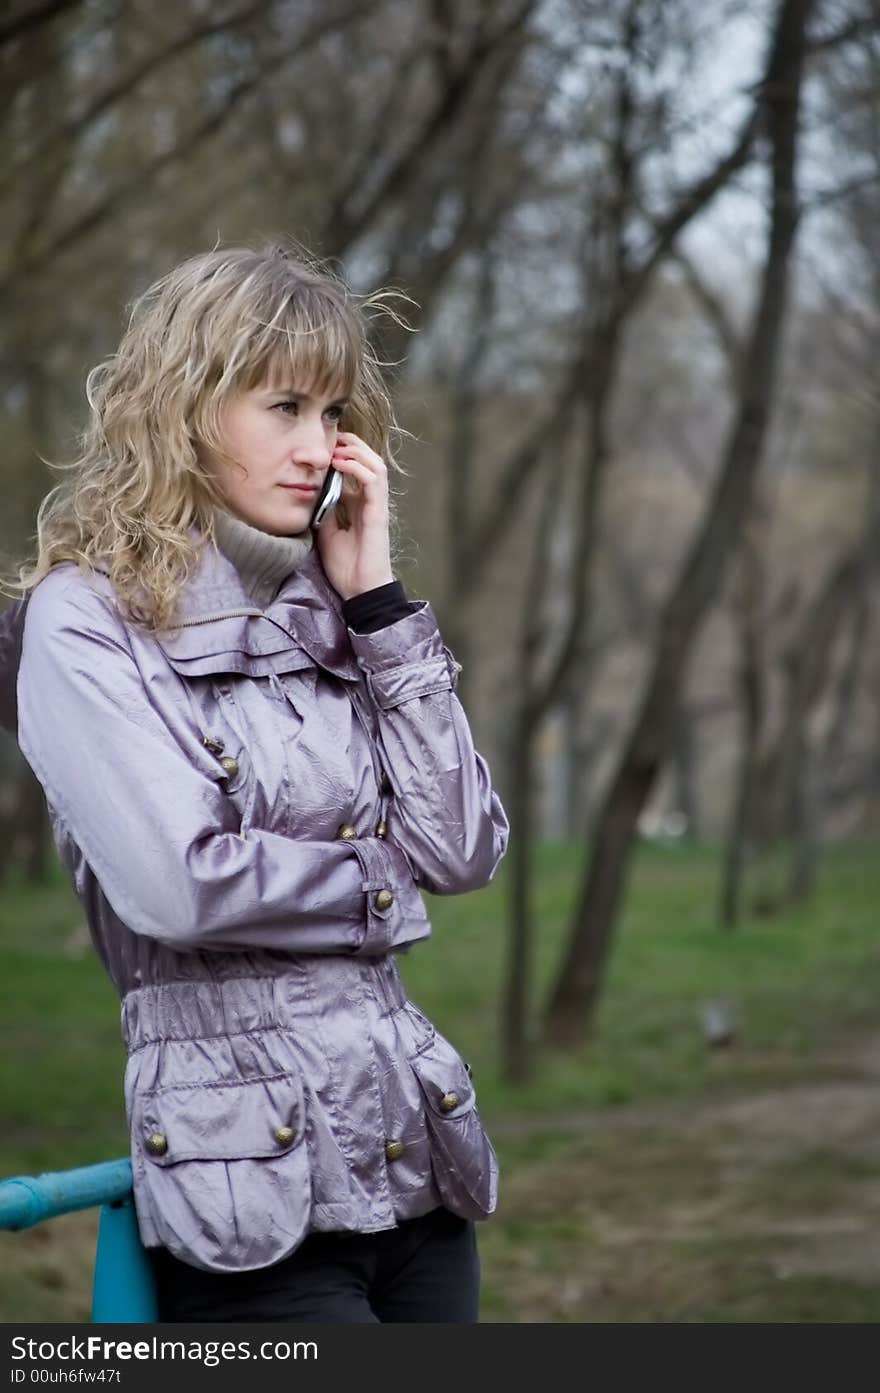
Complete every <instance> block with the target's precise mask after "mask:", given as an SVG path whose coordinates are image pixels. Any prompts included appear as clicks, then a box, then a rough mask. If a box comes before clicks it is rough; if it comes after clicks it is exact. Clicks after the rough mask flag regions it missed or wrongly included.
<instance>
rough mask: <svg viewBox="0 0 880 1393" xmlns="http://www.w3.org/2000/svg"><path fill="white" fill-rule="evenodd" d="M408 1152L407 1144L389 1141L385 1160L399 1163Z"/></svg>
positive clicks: (386, 1146)
mask: <svg viewBox="0 0 880 1393" xmlns="http://www.w3.org/2000/svg"><path fill="white" fill-rule="evenodd" d="M405 1151H406V1143H405V1142H402V1141H387V1142H386V1143H385V1159H386V1160H387V1161H399V1160H400V1158H401V1156H402V1155H403V1153H404V1152H405Z"/></svg>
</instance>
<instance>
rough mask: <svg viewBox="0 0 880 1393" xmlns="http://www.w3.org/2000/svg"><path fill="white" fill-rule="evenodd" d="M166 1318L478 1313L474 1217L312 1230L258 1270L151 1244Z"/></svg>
mask: <svg viewBox="0 0 880 1393" xmlns="http://www.w3.org/2000/svg"><path fill="white" fill-rule="evenodd" d="M148 1252H149V1254H150V1257H151V1259H152V1263H153V1268H154V1271H155V1274H156V1281H157V1285H158V1291H159V1319H160V1321H301V1322H320V1323H324V1324H332V1325H363V1324H367V1323H370V1324H382V1323H385V1322H392V1321H431V1322H436V1323H438V1324H439V1323H454V1324H461V1325H473V1324H475V1323H476V1321H477V1320H478V1319H479V1314H478V1310H479V1293H480V1262H479V1257H478V1255H477V1242H476V1235H475V1232H474V1225H473V1224H472V1223H471V1222H470V1220H468V1219H459V1218H458V1217H457V1216H456V1215H455V1214H450V1212H449V1210H447V1209H434V1210H432V1211H431V1213H430V1214H426V1215H424V1216H423V1217H422V1218H420V1219H407V1220H405V1221H404V1222H403V1223H401V1224H400V1225H399V1226H398V1227H397V1228H396V1229H387V1230H385V1231H383V1232H382V1233H349V1232H342V1233H312V1234H309V1235H308V1236H307V1237H306V1238H305V1240H304V1241H303V1242H302V1243H301V1244H300V1246H299V1247H298V1248H297V1249H296V1251H295V1252H294V1253H291V1255H290V1257H289V1258H284V1259H283V1260H282V1261H281V1262H276V1263H273V1264H272V1266H271V1267H261V1268H258V1269H256V1270H255V1271H253V1272H205V1271H204V1270H203V1269H201V1268H197V1267H190V1266H189V1264H188V1263H185V1262H181V1261H180V1259H179V1258H175V1257H173V1256H172V1254H171V1253H169V1252H168V1250H167V1249H165V1248H151V1249H148Z"/></svg>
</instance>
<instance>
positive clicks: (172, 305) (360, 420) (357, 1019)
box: [0, 249, 508, 1323]
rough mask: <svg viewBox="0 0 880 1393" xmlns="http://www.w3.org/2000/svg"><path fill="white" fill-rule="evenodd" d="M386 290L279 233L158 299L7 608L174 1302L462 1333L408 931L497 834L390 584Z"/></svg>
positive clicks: (138, 1193) (129, 342)
mask: <svg viewBox="0 0 880 1393" xmlns="http://www.w3.org/2000/svg"><path fill="white" fill-rule="evenodd" d="M380 301H381V296H380V297H373V298H372V299H371V300H365V301H363V302H362V303H359V302H358V301H357V299H356V298H355V297H354V295H353V294H352V293H351V292H350V291H349V290H347V288H346V287H345V286H344V285H343V284H342V283H341V282H340V281H339V279H338V278H336V277H335V276H333V275H331V274H329V273H328V272H327V271H326V270H325V269H324V268H322V267H321V266H320V265H318V264H316V263H315V262H314V261H313V260H312V259H311V258H308V257H304V256H296V257H295V256H293V255H290V254H288V253H286V252H284V251H281V250H278V249H269V250H267V251H252V250H248V249H231V250H217V251H214V252H211V253H209V254H207V255H204V256H199V257H195V258H193V259H191V260H189V261H187V262H185V263H184V264H183V265H182V266H180V267H178V268H177V269H176V270H175V271H174V272H172V273H171V274H170V275H169V276H167V277H165V278H164V279H163V280H161V281H159V282H158V283H157V284H156V285H154V286H153V287H152V288H151V289H150V290H148V291H147V292H146V294H145V295H143V296H142V297H141V299H140V300H139V301H138V302H137V303H136V304H135V306H134V310H133V313H132V316H131V320H130V323H129V325H128V328H127V330H126V332H125V334H124V336H123V339H122V342H121V344H120V347H119V350H118V352H117V353H116V354H115V355H114V356H113V357H112V358H111V359H110V360H109V361H108V362H107V363H106V364H104V365H103V366H102V367H100V368H99V369H96V370H95V371H94V372H93V373H92V374H90V377H89V382H88V390H87V395H88V398H89V403H90V406H91V421H90V424H89V426H88V429H87V431H86V433H85V435H84V438H83V446H82V452H81V455H80V457H79V458H78V460H77V461H76V462H75V464H74V465H72V466H69V469H70V474H69V477H68V478H67V479H66V480H65V481H64V482H63V483H62V484H61V485H59V486H58V487H57V488H55V489H53V490H52V492H51V493H50V494H49V495H48V496H47V498H46V499H45V500H44V502H43V505H42V507H41V509H40V512H39V515H38V545H39V551H38V557H37V562H36V564H35V566H33V567H32V568H30V570H28V569H26V568H23V569H22V571H21V575H20V579H19V581H18V582H17V588H18V589H19V590H20V591H21V592H22V595H23V598H22V599H21V600H20V601H19V603H18V604H17V605H16V606H13V607H12V609H11V610H10V611H8V612H7V614H6V615H5V616H4V622H3V635H2V637H0V655H2V654H4V653H5V654H6V661H7V668H12V667H14V666H15V662H16V660H17V652H18V648H19V646H20V647H21V659H20V669H19V675H18V738H19V743H20V746H21V749H22V751H23V753H24V755H25V758H26V759H27V760H28V763H29V764H30V765H31V767H32V768H33V770H34V772H35V774H36V775H37V777H38V778H39V780H40V782H41V784H42V786H43V788H44V790H45V793H46V798H47V803H48V807H49V811H50V815H51V819H52V826H53V831H54V835H55V840H56V844H57V846H58V850H59V853H60V856H61V858H62V861H63V863H64V865H65V867H66V868H67V870H68V872H69V874H70V876H71V878H72V880H73V883H74V886H75V888H76V891H77V894H78V895H79V897H80V899H81V901H82V903H83V905H84V908H85V912H86V914H87V917H88V922H89V926H90V930H91V934H92V937H93V940H94V943H95V946H96V948H97V951H98V953H99V954H100V957H101V959H102V961H103V963H104V965H105V967H106V969H107V971H108V972H109V973H110V975H111V977H112V979H113V981H114V983H115V984H116V986H117V987H118V989H119V991H120V994H121V997H122V1025H123V1034H124V1037H125V1042H126V1047H127V1050H128V1063H127V1067H126V1075H125V1098H126V1109H127V1115H128V1120H129V1125H130V1130H131V1144H132V1165H133V1174H134V1193H135V1203H136V1208H137V1215H138V1221H139V1226H140V1232H141V1236H142V1239H143V1242H144V1244H145V1245H146V1247H147V1249H148V1250H149V1252H150V1255H151V1258H152V1260H153V1265H154V1268H155V1272H156V1276H157V1282H158V1290H159V1300H160V1316H161V1318H162V1319H164V1320H233V1319H240V1320H261V1319H264V1320H269V1319H274V1320H278V1319H293V1320H315V1321H330V1322H335V1323H350V1322H365V1321H373V1322H375V1321H379V1322H383V1321H415V1320H421V1321H474V1320H476V1319H477V1299H478V1282H479V1266H478V1260H477V1255H476V1247H475V1242H474V1232H473V1221H474V1220H475V1219H479V1218H482V1217H483V1216H485V1215H487V1214H489V1213H491V1212H492V1210H493V1209H494V1207H495V1202H496V1180H497V1165H496V1160H495V1155H494V1152H493V1150H492V1147H491V1144H490V1142H489V1141H488V1139H487V1137H486V1135H485V1133H484V1131H483V1128H482V1125H481V1123H480V1120H479V1116H478V1114H477V1112H476V1109H475V1106H474V1091H473V1086H472V1084H471V1081H470V1077H469V1071H468V1069H467V1066H466V1065H464V1064H463V1063H462V1061H461V1059H460V1057H459V1055H458V1054H457V1053H456V1052H455V1050H454V1049H453V1048H452V1046H451V1045H450V1044H449V1043H448V1042H447V1041H446V1040H444V1039H443V1037H442V1036H441V1035H439V1034H438V1033H437V1031H436V1030H435V1029H434V1027H433V1026H432V1025H431V1023H430V1022H429V1021H428V1020H427V1019H426V1018H425V1017H424V1016H423V1015H422V1013H421V1012H420V1011H419V1010H418V1009H417V1008H416V1007H415V1006H414V1005H413V1004H412V1003H411V1002H410V1001H408V1000H407V998H406V995H405V993H404V990H403V987H402V985H401V981H400V977H399V973H398V969H397V963H396V953H397V952H398V951H403V950H405V949H407V948H408V947H409V946H410V945H411V944H413V943H415V942H416V941H418V940H419V939H422V938H425V937H427V935H428V934H429V932H430V926H429V922H428V918H427V915H426V912H425V907H424V903H423V900H422V897H421V894H420V891H421V890H427V891H431V892H432V893H434V894H460V893H462V892H465V891H468V890H473V889H476V888H478V887H480V886H482V885H485V884H486V883H487V882H488V881H489V880H490V879H491V878H492V876H493V874H494V872H495V869H496V867H497V865H498V863H499V861H500V859H501V857H502V855H503V854H504V850H505V847H506V843H507V835H508V826H507V821H506V818H505V815H504V812H503V810H502V808H501V805H500V803H499V801H498V799H497V797H496V795H495V794H494V792H493V790H492V787H491V783H490V779H489V773H488V769H487V766H486V764H485V761H484V760H483V759H482V758H481V756H480V755H479V754H478V753H476V752H475V750H474V748H473V743H472V739H471V734H470V730H469V728H468V723H467V720H466V717H465V715H464V712H463V710H462V707H461V705H460V703H459V701H458V699H457V697H456V695H455V684H456V679H457V673H458V668H457V664H456V663H455V661H454V659H453V658H452V655H451V654H450V652H449V650H448V649H447V648H446V647H445V646H444V644H443V642H442V640H441V637H440V634H439V632H438V629H437V624H436V620H435V616H434V613H433V611H432V609H431V606H430V605H429V604H427V603H422V602H413V601H408V600H407V599H406V597H405V595H404V592H403V588H402V586H401V584H400V582H399V581H396V580H395V579H394V576H393V572H392V563H391V550H390V540H389V539H390V506H389V484H388V467H389V462H390V463H392V464H393V460H392V456H391V452H390V435H391V431H392V429H394V428H395V427H394V422H393V417H392V413H391V408H390V404H389V401H388V398H387V396H386V394H385V392H384V390H383V386H382V382H381V375H380V373H379V370H378V367H377V363H376V360H375V358H374V356H373V355H372V353H371V351H370V349H369V346H368V341H367V335H366V325H367V319H366V314H367V311H368V309H369V308H370V307H371V306H374V305H377V304H379V303H380ZM331 468H333V469H335V470H336V471H338V472H339V474H341V475H342V477H343V484H344V493H343V498H342V501H341V503H339V504H338V505H337V507H336V509H335V511H333V512H331V513H330V514H329V515H328V516H327V518H326V520H325V521H324V522H323V523H321V525H320V526H318V527H313V526H312V525H311V524H312V518H313V514H314V511H315V502H316V497H317V493H318V491H319V489H320V487H321V485H322V483H323V481H324V479H325V476H326V475H327V471H328V470H329V469H331ZM10 704H11V702H10V694H9V691H8V686H7V693H6V700H5V703H4V702H3V701H2V699H0V706H2V705H6V706H7V707H8V706H9V705H10Z"/></svg>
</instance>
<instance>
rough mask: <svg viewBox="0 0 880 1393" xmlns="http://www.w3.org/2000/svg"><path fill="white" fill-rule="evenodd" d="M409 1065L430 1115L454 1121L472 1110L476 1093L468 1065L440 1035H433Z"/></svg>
mask: <svg viewBox="0 0 880 1393" xmlns="http://www.w3.org/2000/svg"><path fill="white" fill-rule="evenodd" d="M410 1064H411V1065H412V1069H413V1072H414V1074H415V1076H416V1078H417V1079H418V1081H419V1084H420V1085H421V1089H422V1092H423V1093H424V1095H425V1100H426V1101H427V1104H428V1107H429V1108H430V1109H431V1112H432V1113H433V1114H435V1115H436V1116H437V1117H439V1118H445V1119H448V1120H450V1121H453V1122H454V1121H455V1119H456V1118H458V1117H462V1116H463V1115H464V1114H465V1113H468V1112H471V1111H472V1109H473V1106H474V1103H475V1101H476V1095H475V1093H474V1086H473V1084H472V1083H471V1079H470V1075H469V1073H468V1070H467V1066H466V1065H465V1063H464V1061H463V1059H462V1058H461V1056H460V1055H459V1053H458V1051H457V1050H455V1049H453V1047H452V1045H450V1044H449V1042H448V1041H447V1040H444V1038H443V1036H442V1035H435V1037H434V1039H433V1041H432V1042H431V1044H430V1045H429V1046H428V1048H427V1049H424V1050H422V1051H421V1053H419V1054H417V1055H413V1056H412V1058H411V1059H410Z"/></svg>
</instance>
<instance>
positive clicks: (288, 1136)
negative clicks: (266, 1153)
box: [275, 1127, 296, 1146]
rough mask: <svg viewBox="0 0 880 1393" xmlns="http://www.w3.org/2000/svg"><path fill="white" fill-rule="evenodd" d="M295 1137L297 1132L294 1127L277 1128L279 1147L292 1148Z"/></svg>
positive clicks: (276, 1137) (276, 1138)
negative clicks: (291, 1144)
mask: <svg viewBox="0 0 880 1393" xmlns="http://www.w3.org/2000/svg"><path fill="white" fill-rule="evenodd" d="M295 1136H296V1130H295V1129H294V1128H293V1127H276V1128H275V1140H276V1141H277V1143H278V1145H279V1146H290V1143H291V1142H292V1141H293V1139H294V1137H295Z"/></svg>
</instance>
